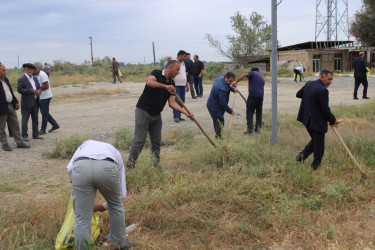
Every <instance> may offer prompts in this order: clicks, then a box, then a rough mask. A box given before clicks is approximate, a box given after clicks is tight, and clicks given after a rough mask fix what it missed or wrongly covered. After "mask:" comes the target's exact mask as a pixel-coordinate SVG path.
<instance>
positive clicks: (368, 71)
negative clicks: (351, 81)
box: [366, 67, 370, 79]
mask: <svg viewBox="0 0 375 250" xmlns="http://www.w3.org/2000/svg"><path fill="white" fill-rule="evenodd" d="M366 69H367V72H366V78H367V79H368V76H369V75H370V69H369V68H368V67H366Z"/></svg>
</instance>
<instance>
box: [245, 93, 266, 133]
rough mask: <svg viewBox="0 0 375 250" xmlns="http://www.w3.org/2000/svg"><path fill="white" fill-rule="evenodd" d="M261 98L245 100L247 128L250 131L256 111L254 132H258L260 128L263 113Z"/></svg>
mask: <svg viewBox="0 0 375 250" xmlns="http://www.w3.org/2000/svg"><path fill="white" fill-rule="evenodd" d="M262 109H263V98H260V97H251V96H249V97H248V98H247V102H246V120H247V127H248V128H249V129H250V130H253V129H254V123H253V117H254V113H255V111H256V124H255V131H256V132H259V129H260V128H261V127H262V112H263V110H262Z"/></svg>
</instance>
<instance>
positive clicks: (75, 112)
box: [0, 78, 375, 183]
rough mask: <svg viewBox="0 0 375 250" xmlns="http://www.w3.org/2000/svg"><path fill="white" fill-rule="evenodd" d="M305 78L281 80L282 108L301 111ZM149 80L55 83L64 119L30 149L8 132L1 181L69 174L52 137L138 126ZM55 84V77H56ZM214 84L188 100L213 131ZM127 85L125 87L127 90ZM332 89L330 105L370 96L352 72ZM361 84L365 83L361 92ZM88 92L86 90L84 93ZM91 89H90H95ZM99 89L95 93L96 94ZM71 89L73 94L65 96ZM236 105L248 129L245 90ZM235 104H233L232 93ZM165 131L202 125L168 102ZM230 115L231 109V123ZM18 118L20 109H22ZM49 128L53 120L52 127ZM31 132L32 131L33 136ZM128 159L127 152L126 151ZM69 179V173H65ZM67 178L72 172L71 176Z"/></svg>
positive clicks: (56, 108)
mask: <svg viewBox="0 0 375 250" xmlns="http://www.w3.org/2000/svg"><path fill="white" fill-rule="evenodd" d="M243 84H244V85H243V86H239V90H240V91H241V92H242V93H243V95H245V97H246V96H247V86H246V85H245V84H246V82H245V81H243ZM302 84H303V83H300V82H298V83H294V82H293V81H292V80H291V79H279V84H278V110H279V112H280V113H290V114H296V113H297V111H298V108H299V103H300V100H299V99H297V98H296V97H295V94H296V92H297V90H298V89H299V88H300V87H301V86H302ZM144 85H145V84H144V83H130V82H125V83H122V84H112V83H108V82H98V83H90V84H83V85H74V86H72V85H69V86H63V87H57V88H52V91H53V94H54V98H53V100H52V103H51V106H50V111H51V114H52V115H53V117H54V118H55V119H56V120H57V122H58V123H59V124H60V127H61V128H60V129H59V130H57V131H54V132H52V133H47V134H46V135H44V136H43V138H44V140H30V142H28V144H29V145H31V146H32V147H31V149H16V148H15V146H16V145H15V142H14V140H13V139H12V138H9V140H8V141H9V144H10V145H11V147H13V148H14V149H13V151H12V152H5V151H2V150H0V183H5V182H12V180H13V181H16V179H18V180H19V178H21V179H25V180H30V179H38V178H45V176H46V175H49V174H53V176H66V171H65V166H66V165H67V163H68V160H56V159H55V160H51V159H46V158H45V157H43V156H41V153H42V152H43V151H46V150H50V149H51V148H52V147H53V143H54V141H55V140H56V139H58V138H66V137H69V136H71V135H72V134H79V135H87V136H89V137H90V138H92V139H95V140H101V141H106V142H109V143H112V142H113V138H112V136H113V133H114V131H115V130H116V129H118V128H119V127H121V126H124V127H128V128H132V129H133V128H134V110H135V105H136V103H137V101H138V98H139V96H140V94H141V93H142V91H143V88H144ZM374 85H375V79H374V78H372V79H370V81H369V92H368V95H369V96H370V97H373V98H375V88H374ZM52 86H53V79H52ZM210 89H211V85H205V86H204V96H203V98H198V99H196V100H193V99H192V98H191V96H190V93H187V96H186V106H187V107H188V108H189V109H190V111H192V112H193V113H194V114H195V117H196V119H197V121H198V122H199V123H200V124H201V126H202V127H203V128H204V129H205V130H206V131H207V132H208V133H209V134H211V135H212V134H213V126H212V121H211V118H210V116H209V114H208V111H207V109H206V107H205V105H206V101H207V98H208V95H209V93H210ZM104 90H113V92H115V94H112V95H108V94H105V95H100V94H98V92H99V93H100V92H101V91H104ZM124 90H126V93H125V91H124ZM329 90H330V105H331V106H334V105H339V104H357V105H359V104H362V103H365V102H366V100H359V101H354V100H353V99H352V93H353V78H336V79H335V80H334V84H332V85H331V86H330V88H329ZM271 92H272V88H271V84H270V83H267V84H266V87H265V99H264V112H270V110H271V102H272V100H271ZM361 92H362V87H361V88H360V93H361ZM83 93H85V94H83ZM90 93H91V94H90ZM93 93H95V94H93ZM66 95H69V96H70V97H69V98H62V97H63V96H66ZM236 99H237V100H236V105H235V111H236V112H237V113H238V114H239V116H236V117H235V118H234V119H233V124H237V125H238V126H239V127H241V126H242V127H243V130H245V129H246V111H245V108H246V107H245V104H244V101H243V100H242V98H241V97H240V96H237V97H236ZM229 103H230V106H232V104H233V95H231V100H230V102H229ZM162 117H163V131H166V130H168V129H173V128H178V127H183V128H187V129H198V128H197V126H196V125H195V123H193V122H191V121H190V120H186V121H184V122H180V123H175V122H174V121H173V117H172V110H171V109H170V108H169V107H168V105H167V106H166V107H165V109H164V111H163V113H162ZM229 117H230V116H229V115H226V117H225V118H226V123H227V125H228V122H229ZM18 118H19V119H21V114H20V112H18ZM49 128H50V125H48V128H47V130H48V129H49ZM29 132H31V122H29ZM29 137H31V136H29ZM123 156H124V159H126V157H127V152H123ZM63 178H64V179H65V177H63ZM66 178H67V176H66Z"/></svg>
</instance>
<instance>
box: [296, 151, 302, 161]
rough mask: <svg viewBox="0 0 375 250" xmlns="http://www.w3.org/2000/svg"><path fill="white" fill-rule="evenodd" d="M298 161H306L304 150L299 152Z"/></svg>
mask: <svg viewBox="0 0 375 250" xmlns="http://www.w3.org/2000/svg"><path fill="white" fill-rule="evenodd" d="M296 161H298V162H303V161H304V159H303V153H302V152H299V154H298V155H297V157H296Z"/></svg>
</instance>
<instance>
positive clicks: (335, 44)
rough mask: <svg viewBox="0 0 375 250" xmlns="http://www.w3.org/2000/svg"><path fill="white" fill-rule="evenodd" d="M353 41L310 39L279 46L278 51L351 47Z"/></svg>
mask: <svg viewBox="0 0 375 250" xmlns="http://www.w3.org/2000/svg"><path fill="white" fill-rule="evenodd" d="M353 43H354V41H312V42H304V43H298V44H294V45H289V46H285V47H280V48H278V49H277V50H278V51H286V50H305V49H342V48H347V47H353Z"/></svg>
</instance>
